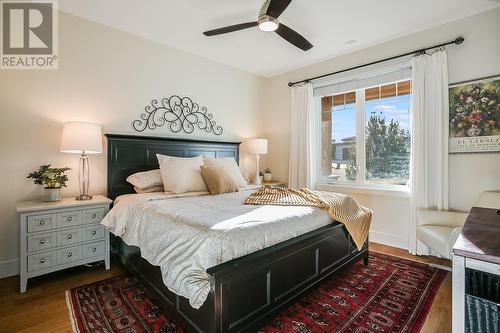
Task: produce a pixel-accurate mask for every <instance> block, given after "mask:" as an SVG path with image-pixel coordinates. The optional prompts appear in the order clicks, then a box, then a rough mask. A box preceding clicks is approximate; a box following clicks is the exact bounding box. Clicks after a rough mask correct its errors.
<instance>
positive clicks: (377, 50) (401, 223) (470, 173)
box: [264, 9, 500, 246]
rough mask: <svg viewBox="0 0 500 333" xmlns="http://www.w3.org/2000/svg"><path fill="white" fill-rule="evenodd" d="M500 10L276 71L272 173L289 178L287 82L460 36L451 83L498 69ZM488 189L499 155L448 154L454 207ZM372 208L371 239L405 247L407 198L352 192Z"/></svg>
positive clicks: (269, 95)
mask: <svg viewBox="0 0 500 333" xmlns="http://www.w3.org/2000/svg"><path fill="white" fill-rule="evenodd" d="M499 31H500V9H496V10H493V11H489V12H485V13H482V14H479V15H476V16H472V17H469V18H466V19H464V20H460V21H456V22H452V23H449V24H445V25H442V26H439V27H436V28H433V29H430V30H426V31H422V32H419V33H416V34H413V35H410V36H407V37H404V38H400V39H397V40H393V41H390V42H386V43H382V44H378V45H376V46H373V47H370V48H367V49H363V50H360V51H357V52H353V53H350V54H348V55H344V56H340V57H337V58H334V59H331V60H327V61H324V62H322V63H318V64H315V65H311V66H308V67H305V68H301V69H298V70H295V71H292V72H288V73H285V74H283V75H280V76H276V77H274V78H272V79H270V80H267V81H266V82H265V89H264V91H265V96H264V100H265V101H266V104H265V105H266V109H265V113H266V123H269V124H272V126H268V127H267V137H268V138H269V142H270V148H269V155H268V160H267V164H268V166H269V167H271V168H272V169H273V174H274V175H275V176H276V177H277V178H279V179H281V180H286V179H287V178H288V163H286V162H285V161H287V160H288V143H289V136H290V133H289V121H290V118H289V108H290V90H289V88H288V86H287V83H288V82H289V81H297V80H301V79H304V78H307V77H312V76H315V75H320V74H324V73H328V72H333V71H335V70H339V69H344V68H349V67H351V66H355V65H360V64H364V63H369V62H371V61H375V60H378V59H383V58H385V57H389V56H393V55H395V54H398V53H405V52H408V51H411V50H414V49H416V48H419V47H422V46H430V45H434V44H437V43H441V42H443V41H447V40H452V39H454V38H456V37H457V36H459V35H461V36H463V37H464V38H465V42H464V44H462V45H461V46H449V47H448V48H447V50H448V59H449V76H450V82H459V81H464V80H469V79H475V78H480V77H485V76H489V75H494V74H500V39H499V38H498V36H497V35H498V32H499ZM486 189H500V154H466V155H451V156H450V201H451V207H452V208H453V209H457V210H462V211H466V210H468V209H469V208H470V207H471V206H472V205H473V203H474V201H475V200H476V198H477V197H478V195H479V193H480V192H481V191H483V190H486ZM353 195H354V196H355V197H356V198H357V199H358V200H360V201H361V202H362V203H364V204H365V205H367V206H368V207H371V208H372V209H373V210H374V221H373V226H372V236H374V237H373V239H377V240H380V241H388V242H390V243H392V244H394V245H398V246H406V244H407V243H408V242H407V239H408V237H407V235H408V223H409V213H408V212H409V200H408V199H407V198H406V199H405V198H394V197H392V196H387V197H385V196H383V195H381V194H380V193H377V194H369V193H365V194H353Z"/></svg>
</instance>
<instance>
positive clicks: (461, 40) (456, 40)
mask: <svg viewBox="0 0 500 333" xmlns="http://www.w3.org/2000/svg"><path fill="white" fill-rule="evenodd" d="M463 42H464V38H463V37H457V38H456V39H455V44H462V43H463Z"/></svg>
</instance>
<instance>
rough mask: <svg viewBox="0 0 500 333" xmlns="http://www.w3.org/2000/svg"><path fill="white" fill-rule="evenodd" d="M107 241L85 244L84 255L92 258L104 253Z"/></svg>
mask: <svg viewBox="0 0 500 333" xmlns="http://www.w3.org/2000/svg"><path fill="white" fill-rule="evenodd" d="M105 250H106V243H105V242H104V241H101V242H95V243H90V244H85V245H83V255H84V256H85V258H91V257H96V256H102V255H104V251H105Z"/></svg>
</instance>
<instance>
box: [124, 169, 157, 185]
mask: <svg viewBox="0 0 500 333" xmlns="http://www.w3.org/2000/svg"><path fill="white" fill-rule="evenodd" d="M127 182H129V183H130V184H132V185H134V187H136V188H138V189H141V190H143V189H146V188H149V187H153V186H163V182H162V180H161V174H160V169H155V170H150V171H143V172H136V173H134V174H133V175H130V176H128V177H127Z"/></svg>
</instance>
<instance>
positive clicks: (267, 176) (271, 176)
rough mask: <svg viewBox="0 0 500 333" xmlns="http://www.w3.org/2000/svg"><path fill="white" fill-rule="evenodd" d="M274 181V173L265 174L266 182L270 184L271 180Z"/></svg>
mask: <svg viewBox="0 0 500 333" xmlns="http://www.w3.org/2000/svg"><path fill="white" fill-rule="evenodd" d="M272 179H273V174H272V173H265V174H264V181H265V182H268V183H270V182H271V180H272Z"/></svg>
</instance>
